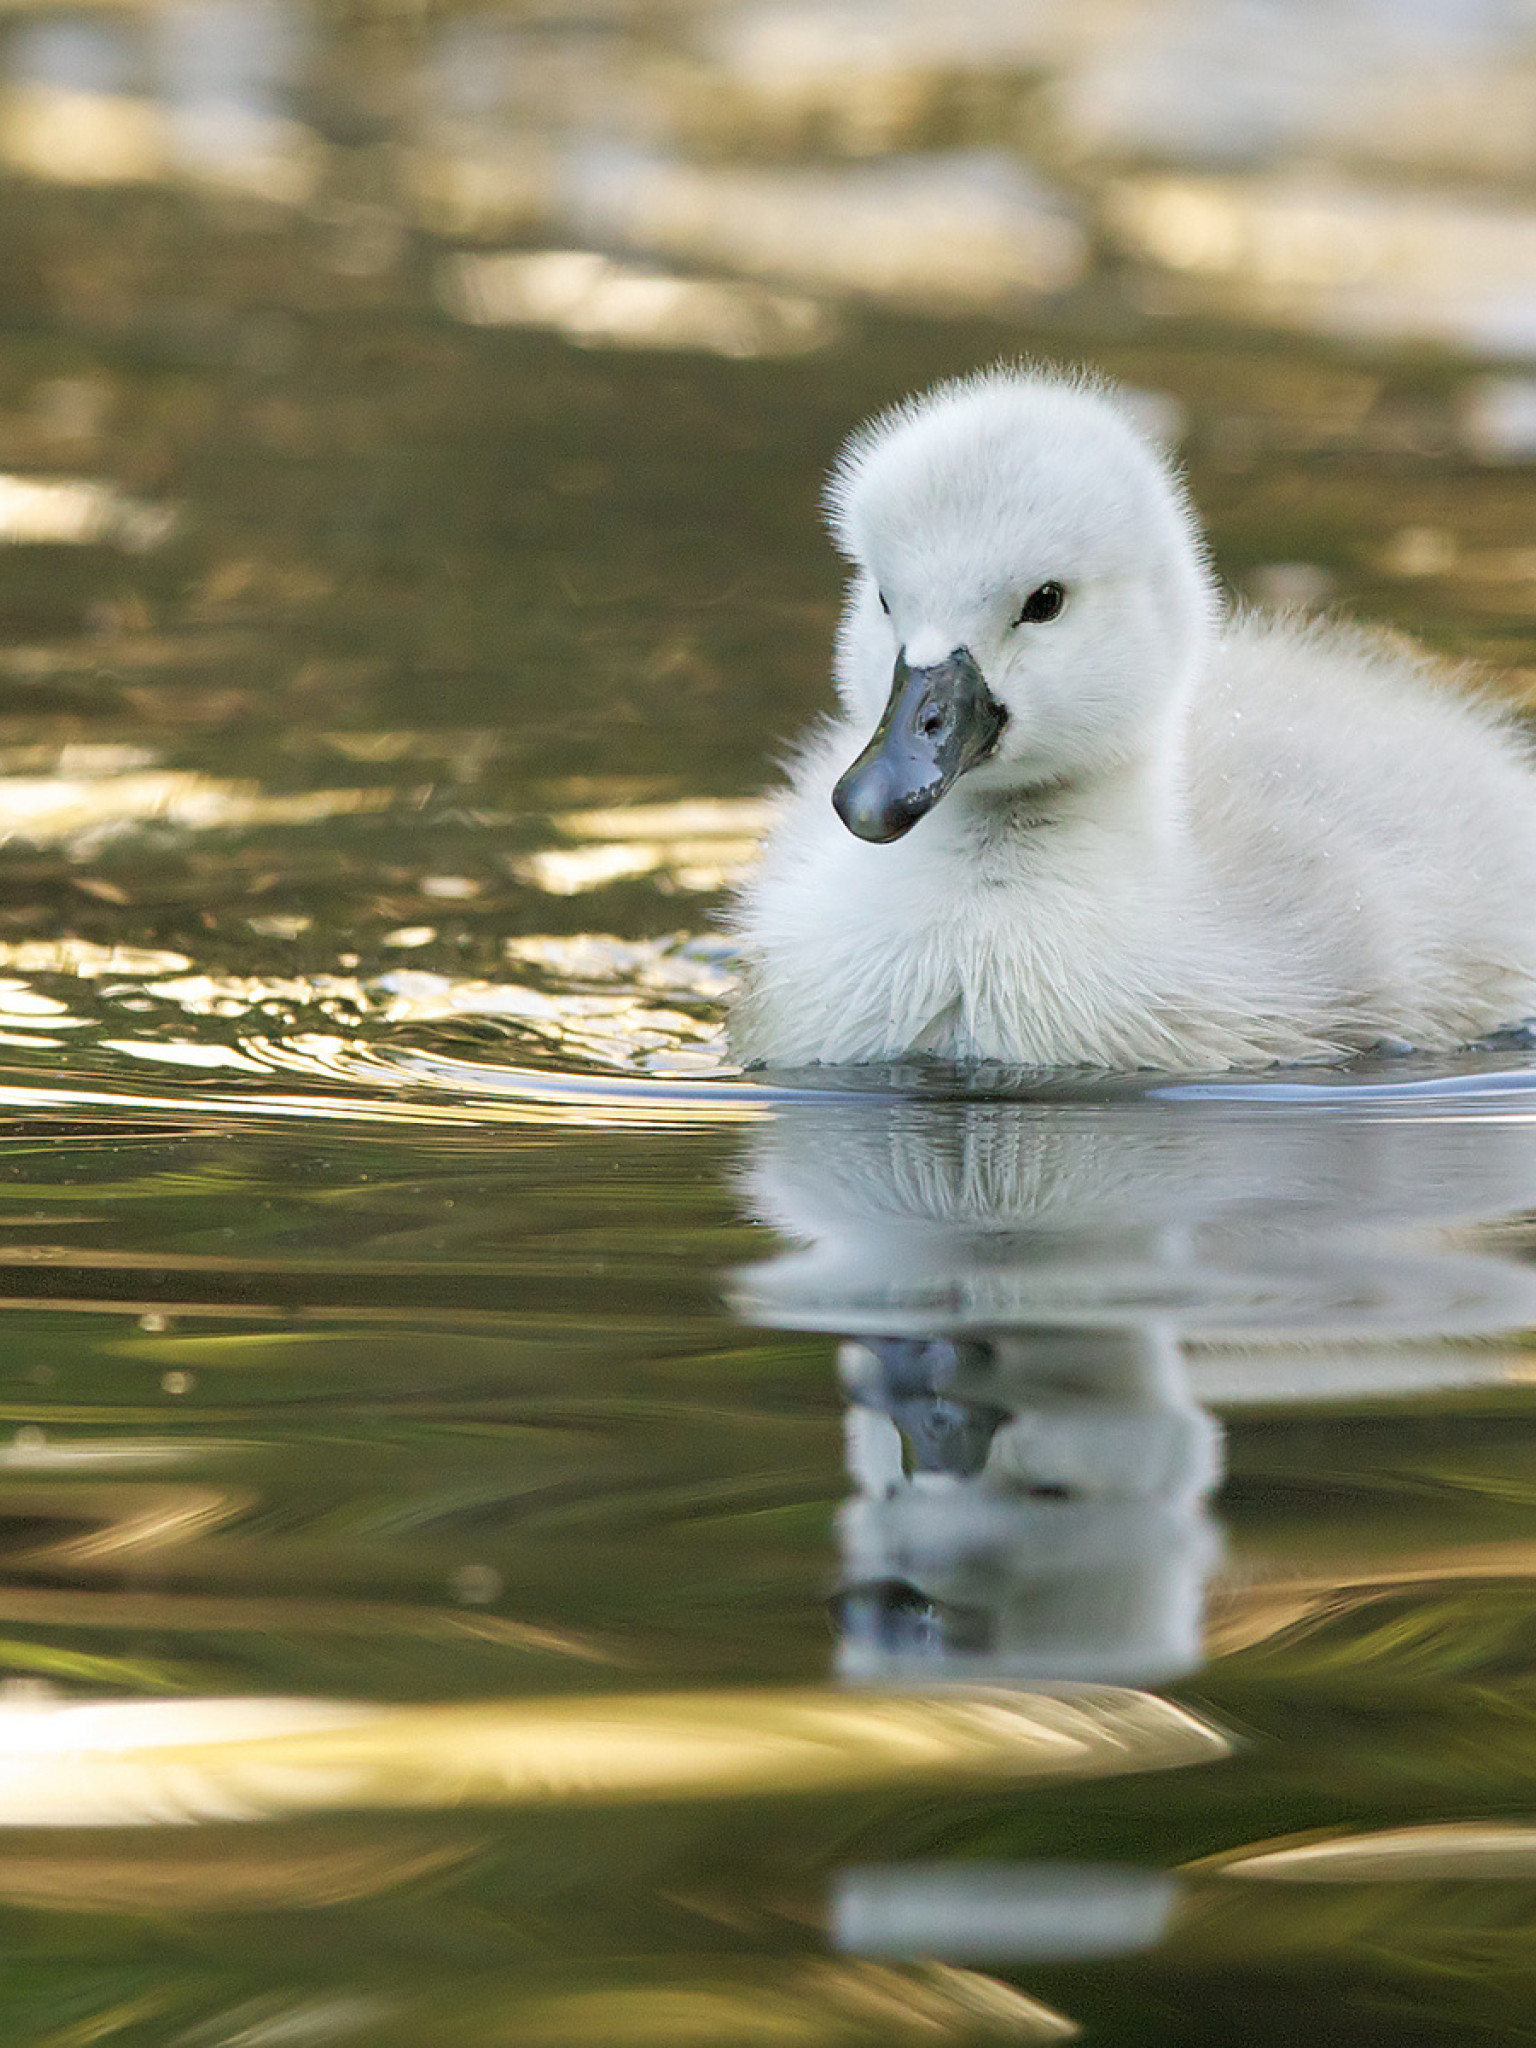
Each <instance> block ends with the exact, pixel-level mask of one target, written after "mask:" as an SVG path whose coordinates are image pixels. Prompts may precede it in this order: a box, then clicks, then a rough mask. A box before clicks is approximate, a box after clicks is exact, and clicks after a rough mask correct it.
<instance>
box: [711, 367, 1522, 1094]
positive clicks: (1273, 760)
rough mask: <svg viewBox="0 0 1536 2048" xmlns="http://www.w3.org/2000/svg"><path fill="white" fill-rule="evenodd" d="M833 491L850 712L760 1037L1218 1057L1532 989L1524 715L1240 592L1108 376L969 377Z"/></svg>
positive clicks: (833, 729) (789, 1053) (897, 1051)
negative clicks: (1258, 605)
mask: <svg viewBox="0 0 1536 2048" xmlns="http://www.w3.org/2000/svg"><path fill="white" fill-rule="evenodd" d="M830 505H831V515H832V526H833V531H834V533H835V535H836V537H837V540H838V542H839V543H840V545H841V547H842V549H843V551H844V552H845V554H846V555H847V557H848V559H849V561H850V562H851V563H852V565H853V576H852V580H851V583H850V586H849V591H848V599H847V605H846V609H845V612H844V615H843V621H842V626H841V629H840V632H839V637H838V649H837V662H836V676H837V686H838V693H839V696H840V698H841V700H842V710H841V713H840V714H839V715H838V716H837V717H836V718H835V719H834V721H833V722H832V723H831V724H830V725H829V726H828V727H827V728H826V729H825V730H823V731H821V732H819V733H818V734H816V735H815V736H814V737H813V739H812V740H811V741H810V742H809V743H808V744H807V745H806V747H805V749H804V750H803V752H802V754H801V755H800V757H799V758H798V760H797V762H796V764H795V766H794V768H793V771H792V779H791V788H790V790H789V793H788V795H787V797H786V798H785V800H784V802H783V805H782V809H781V812H780V815H779V817H778V820H777V822H776V825H775V827H774V830H773V831H772V833H771V835H770V837H769V840H768V843H767V845H766V848H765V850H764V856H763V859H762V862H761V865H760V867H759V869H758V871H757V872H756V874H755V875H754V876H753V878H752V879H751V880H750V881H749V882H748V884H747V885H746V887H745V888H744V890H743V892H742V895H741V899H740V903H739V907H738V918H737V930H738V933H739V935H740V938H741V941H742V945H743V951H744V953H745V955H746V959H747V980H746V985H745V987H744V990H743V993H742V996H741V998H740V999H739V1001H738V1004H737V1007H736V1011H735V1014H734V1017H733V1020H732V1037H733V1044H734V1046H735V1049H736V1051H737V1052H738V1054H739V1055H740V1056H741V1057H742V1058H744V1059H746V1060H749V1061H767V1062H771V1063H773V1064H777V1065H799V1064H802V1063H809V1062H813V1061H869V1060H880V1059H890V1058H899V1057H901V1056H903V1055H906V1054H910V1053H931V1054H936V1055H939V1056H942V1057H945V1058H949V1059H956V1060H988V1061H1004V1062H1009V1063H1019V1064H1024V1065H1031V1066H1033V1065H1042V1066H1061V1065H1088V1066H1093V1067H1102V1068H1120V1069H1127V1068H1160V1069H1165V1070H1167V1069H1171V1070H1182V1071H1185V1072H1190V1071H1203V1070H1214V1069H1220V1068H1231V1067H1238V1066H1251V1065H1262V1064H1267V1063H1270V1062H1273V1061H1277V1060H1278V1061H1289V1060H1317V1059H1328V1058H1336V1057H1339V1056H1341V1055H1345V1054H1348V1053H1351V1052H1355V1051H1359V1050H1362V1049H1364V1048H1367V1047H1370V1046H1372V1045H1375V1044H1379V1043H1381V1042H1382V1041H1384V1040H1385V1041H1399V1042H1401V1041H1407V1042H1408V1043H1409V1044H1411V1045H1414V1046H1417V1047H1421V1048H1423V1049H1426V1050H1432V1049H1446V1048H1449V1047H1452V1046H1456V1045H1460V1044H1464V1043H1466V1042H1467V1041H1468V1040H1471V1039H1474V1038H1477V1037H1479V1036H1481V1035H1482V1034H1484V1033H1486V1032H1488V1031H1490V1030H1494V1029H1497V1028H1499V1027H1501V1026H1506V1025H1510V1024H1513V1023H1517V1022H1520V1021H1523V1020H1524V1019H1525V1018H1527V1017H1528V1016H1529V1015H1531V1013H1532V1012H1536V773H1533V770H1532V766H1531V761H1530V758H1529V754H1528V750H1527V747H1526V744H1525V742H1524V741H1523V739H1522V738H1521V737H1520V736H1519V734H1518V733H1517V731H1516V730H1515V728H1514V727H1513V725H1512V723H1511V722H1510V720H1509V719H1508V718H1507V717H1505V716H1503V715H1501V714H1500V713H1499V712H1498V711H1497V710H1496V709H1494V708H1493V707H1492V706H1491V705H1490V704H1488V703H1486V702H1483V701H1479V700H1478V699H1477V698H1476V697H1475V696H1473V695H1471V694H1469V693H1468V691H1467V690H1466V688H1465V684H1464V679H1456V678H1452V679H1451V680H1450V681H1449V682H1447V680H1446V678H1445V677H1444V675H1443V674H1442V673H1441V672H1440V671H1439V670H1438V669H1437V668H1436V666H1435V664H1434V663H1433V662H1432V661H1431V660H1430V659H1429V658H1428V657H1426V656H1423V655H1420V654H1417V653H1415V652H1413V651H1412V650H1410V649H1409V648H1407V647H1405V646H1404V645H1403V644H1402V643H1401V642H1399V641H1396V640H1393V639H1390V638H1387V637H1386V636H1378V635H1373V634H1370V633H1367V632H1364V631H1360V630H1357V629H1350V628H1345V627H1341V626H1338V625H1334V624H1307V623H1302V622H1298V621H1296V620H1290V619H1272V618H1263V617H1255V616H1253V615H1246V614H1238V615H1237V616H1234V617H1227V616H1223V612H1222V607H1221V604H1220V602H1219V599H1218V597H1217V593H1216V589H1215V585H1214V582H1213V579H1212V576H1211V572H1210V570H1209V567H1208V565H1207V562H1206V558H1205V549H1204V544H1203V542H1202V539H1201V535H1200V532H1199V529H1198V527H1197V525H1196V523H1195V519H1194V517H1193V514H1192V512H1191V510H1190V507H1189V504H1188V502H1187V500H1186V498H1185V495H1184V492H1183V489H1182V487H1181V485H1180V483H1179V481H1178V479H1177V478H1176V476H1175V475H1174V474H1173V473H1172V471H1171V470H1170V468H1169V467H1168V465H1167V463H1166V462H1165V461H1164V460H1163V459H1162V457H1161V456H1160V455H1159V453H1158V452H1157V451H1156V450H1155V449H1154V448H1153V447H1152V446H1151V445H1150V444H1149V443H1148V442H1147V441H1146V440H1145V439H1144V438H1143V437H1142V435H1141V434H1140V433H1139V432H1138V431H1137V430H1136V428H1135V427H1134V425H1133V424H1132V423H1131V420H1130V418H1129V417H1128V415H1127V413H1126V412H1124V411H1122V409H1121V407H1120V406H1119V404H1118V403H1117V401H1116V398H1115V395H1114V393H1113V391H1112V390H1110V389H1106V388H1100V387H1098V386H1095V385H1093V384H1091V383H1088V382H1086V381H1083V380H1080V379H1075V378H1071V377H1066V376H1063V375H1059V374H1055V373H1051V372H1046V371H1030V372H1025V371H1011V370H999V371H994V372H990V373H988V374H985V375H982V376H977V377H973V378H969V379H966V380H965V381H963V382H959V383H952V384H945V385H941V386H940V387H939V388H938V389H937V390H935V391H933V392H931V393H929V394H928V395H927V396H925V397H923V398H920V399H918V400H915V401H912V402H910V403H908V404H905V405H902V406H899V407H897V408H896V409H895V410H894V411H892V412H889V413H887V414H885V415H884V416H883V417H881V418H879V419H877V420H875V421H874V422H873V424H872V425H870V426H868V427H866V428H865V429H864V430H863V431H861V432H860V433H858V434H857V435H855V437H854V438H853V440H852V441H851V442H850V443H849V445H848V447H847V449H846V450H845V451H844V454H843V457H842V459H841V461H840V463H839V465H838V468H837V470H836V472H835V474H834V477H833V480H832V484H831V490H830ZM872 734H873V738H872V737H871V735H872Z"/></svg>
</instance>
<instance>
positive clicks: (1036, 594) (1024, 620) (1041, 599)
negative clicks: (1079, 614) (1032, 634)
mask: <svg viewBox="0 0 1536 2048" xmlns="http://www.w3.org/2000/svg"><path fill="white" fill-rule="evenodd" d="M1066 601H1067V592H1066V586H1065V585H1064V584H1061V583H1042V584H1041V586H1040V588H1039V589H1038V590H1032V591H1031V592H1030V593H1029V595H1028V597H1026V598H1025V600H1024V609H1023V610H1022V611H1021V612H1020V613H1019V616H1018V617H1017V618H1016V619H1015V620H1014V622H1013V623H1014V624H1015V625H1016V626H1043V625H1045V624H1046V622H1047V621H1048V620H1050V619H1054V618H1055V616H1056V614H1057V613H1058V612H1059V611H1060V610H1061V608H1062V606H1063V605H1064V604H1065V603H1066Z"/></svg>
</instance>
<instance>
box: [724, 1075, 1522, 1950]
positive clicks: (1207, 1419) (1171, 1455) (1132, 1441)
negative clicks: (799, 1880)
mask: <svg viewBox="0 0 1536 2048" xmlns="http://www.w3.org/2000/svg"><path fill="white" fill-rule="evenodd" d="M750 1144H751V1150H750V1154H749V1157H748V1159H747V1161H746V1163H745V1166H744V1169H743V1172H742V1175H741V1186H742V1189H743V1192H744V1196H745V1200H746V1203H747V1205H748V1207H749V1208H750V1210H751V1212H752V1213H753V1214H754V1215H755V1217H756V1218H757V1219H758V1220H760V1221H762V1222H765V1223H768V1224H770V1225H771V1226H772V1227H773V1228H774V1229H775V1230H776V1231H777V1232H778V1233H779V1234H780V1236H781V1237H782V1238H784V1239H785V1240H787V1243H786V1244H785V1245H784V1247H783V1249H781V1250H780V1251H779V1252H778V1253H777V1254H776V1255H774V1256H772V1257H770V1258H768V1259H767V1260H765V1261H764V1262H762V1263H760V1264H758V1265H755V1266H753V1267H751V1268H748V1269H746V1270H744V1271H742V1272H739V1273H738V1274H737V1275H736V1276H735V1279H734V1286H733V1299H734V1302H735V1305H736V1306H737V1308H738V1309H739V1311H740V1312H741V1313H742V1314H743V1315H744V1316H745V1317H746V1318H747V1319H748V1320H750V1321H753V1322H756V1323H760V1324H764V1325H769V1326H773V1327H784V1328H794V1329H822V1330H826V1331H828V1332H829V1333H835V1334H836V1335H837V1336H838V1337H839V1338H840V1339H841V1342H840V1344H839V1346H838V1352H837V1357H838V1369H839V1375H840V1378H841V1382H842V1385H843V1389H844V1391H845V1393H846V1395H847V1397H848V1401H849V1410H848V1417H847V1452H848V1466H849V1474H850V1479H851V1481H852V1489H853V1490H852V1497H851V1498H850V1499H849V1500H848V1501H847V1502H846V1503H845V1505H844V1507H843V1508H842V1510H841V1512H840V1516H839V1524H838V1540H839V1546H840V1568H839V1580H838V1593H837V1598H836V1603H835V1605H836V1613H837V1620H838V1641H837V1647H836V1651H835V1659H836V1664H837V1668H838V1670H839V1671H840V1673H841V1674H842V1675H843V1677H844V1678H845V1679H846V1680H848V1681H849V1682H851V1683H855V1684H880V1683H885V1684H891V1683H895V1684H903V1685H933V1684H948V1683H954V1682H970V1683H977V1682H980V1683H993V1684H1004V1685H1030V1686H1039V1685H1042V1684H1048V1683H1051V1682H1056V1683H1061V1682H1090V1683H1104V1682H1111V1683H1119V1684H1131V1685H1141V1686H1146V1685H1156V1684H1160V1683H1163V1682H1166V1681H1169V1680H1171V1679H1173V1678H1175V1677H1177V1676H1178V1675H1179V1674H1181V1673H1187V1672H1188V1671H1190V1670H1192V1669H1193V1668H1194V1667H1195V1666H1196V1665H1197V1664H1198V1662H1199V1661H1200V1656H1201V1636H1202V1606H1203V1602H1204V1597H1205V1590H1206V1586H1207V1582H1208V1580H1209V1578H1210V1577H1211V1575H1212V1572H1213V1570H1214V1568H1215V1566H1216V1564H1217V1561H1218V1559H1219V1556H1220V1550H1221V1544H1220V1538H1219V1535H1218V1532H1217V1530H1216V1527H1215V1525H1214V1523H1213V1521H1212V1518H1211V1516H1210V1513H1209V1509H1208V1501H1209V1497H1210V1495H1211V1493H1212V1491H1213V1489H1214V1487H1215V1486H1216V1484H1217V1481H1218V1479H1219V1476H1220V1470H1221V1431H1220V1428H1219V1425H1218V1424H1217V1422H1216V1421H1215V1420H1214V1418H1213V1417H1212V1415H1211V1414H1210V1413H1209V1412H1208V1407H1207V1405H1206V1404H1213V1403H1214V1404H1219V1405H1221V1406H1223V1407H1225V1408H1237V1407H1240V1406H1241V1405H1242V1404H1243V1403H1257V1404H1273V1403H1288V1404H1295V1403H1311V1402H1317V1401H1328V1400H1330V1399H1338V1398H1341V1397H1344V1396H1358V1395H1360V1394H1369V1395H1371V1396H1379V1397H1391V1396H1392V1395H1394V1394H1418V1393H1422V1392H1426V1391H1430V1390H1433V1389H1435V1388H1440V1387H1448V1386H1452V1385H1457V1384H1469V1383H1475V1382H1478V1381H1484V1380H1497V1379H1499V1378H1500V1377H1502V1376H1503V1375H1504V1374H1505V1372H1506V1371H1509V1370H1512V1369H1523V1367H1522V1366H1521V1359H1520V1354H1518V1353H1516V1352H1514V1351H1513V1350H1512V1349H1511V1348H1510V1347H1509V1346H1508V1345H1503V1346H1501V1344H1500V1343H1499V1341H1498V1340H1499V1339H1500V1338H1501V1337H1507V1336H1509V1335H1510V1334H1512V1333H1514V1332H1516V1331H1520V1330H1523V1329H1526V1328H1529V1327H1530V1326H1532V1325H1533V1324H1536V1272H1533V1271H1532V1270H1531V1269H1530V1268H1529V1267H1528V1266H1526V1265H1524V1264H1522V1263H1521V1262H1520V1260H1519V1258H1518V1257H1517V1256H1514V1255H1512V1251H1513V1247H1512V1243H1506V1241H1505V1239H1504V1234H1503V1231H1502V1226H1504V1225H1505V1224H1506V1223H1507V1222H1508V1220H1509V1219H1510V1218H1512V1217H1515V1216H1518V1215H1519V1214H1521V1212H1523V1211H1527V1210H1529V1209H1531V1208H1532V1207H1533V1206H1536V1120H1527V1119H1526V1118H1525V1117H1523V1116H1522V1115H1521V1114H1520V1112H1519V1110H1518V1106H1517V1105H1516V1104H1514V1103H1512V1102H1509V1103H1503V1104H1490V1106H1489V1107H1488V1108H1487V1109H1486V1110H1485V1109H1482V1108H1473V1109H1471V1110H1470V1111H1469V1108H1468V1105H1467V1103H1466V1102H1465V1101H1464V1100H1462V1101H1459V1102H1458V1101H1456V1100H1450V1101H1447V1102H1446V1103H1444V1104H1423V1103H1420V1104H1416V1105H1413V1106H1412V1107H1411V1108H1404V1107H1401V1106H1391V1107H1383V1106H1380V1105H1372V1106H1371V1107H1370V1108H1368V1109H1365V1110H1363V1111H1362V1110H1361V1109H1358V1108H1356V1109H1351V1108H1350V1107H1349V1106H1348V1104H1347V1103H1340V1104H1338V1105H1330V1106H1328V1107H1327V1108H1326V1109H1324V1108H1313V1107H1310V1106H1309V1107H1308V1108H1307V1109H1305V1110H1304V1111H1300V1112H1297V1111H1291V1110H1287V1111H1284V1112H1280V1113H1276V1112H1275V1111H1273V1110H1271V1109H1255V1108H1252V1107H1246V1106H1245V1107H1238V1106H1234V1105H1225V1104H1215V1103H1197V1102H1180V1103H1150V1102H1126V1101H1124V1100H1121V1101H1118V1102H1105V1103H1103V1104H1097V1105H1095V1104H1091V1103H1064V1102H1055V1103H1030V1102H1024V1101H1015V1102H1004V1101H992V1102H981V1101H970V1102H947V1103H945V1102H940V1103H921V1102H915V1101H902V1102H896V1103H892V1102H890V1101H884V1102H881V1101H872V1100H869V1099H865V1100H862V1101H853V1102H849V1103H848V1104H846V1105H843V1104H838V1105H835V1106H834V1105H827V1104H825V1103H821V1104H816V1105H809V1104H806V1105H790V1106H786V1107H785V1108H784V1109H783V1110H781V1111H779V1112H777V1113H776V1114H775V1116H774V1117H773V1119H772V1120H771V1121H767V1122H765V1123H764V1124H762V1125H761V1126H759V1127H757V1128H756V1130H755V1131H754V1132H753V1134H752V1138H751V1140H750ZM1180 1890H1181V1886H1180V1883H1179V1881H1178V1879H1177V1878H1175V1877H1173V1876H1170V1875H1168V1874H1165V1873H1161V1872H1157V1871H1152V1870H1142V1869H1123V1868H1117V1867H1115V1866H1111V1865H1099V1864H1086V1863H1085V1864H1081V1865H1078V1864H1071V1865H1063V1864H1060V1863H1028V1862H1018V1863H1004V1862H999V1863H975V1862H970V1861H962V1862H958V1863H939V1864H934V1863H900V1864H893V1865H873V1866H866V1867H863V1868H855V1869H849V1870H844V1871H842V1872H841V1873H839V1874H838V1875H837V1877H836V1878H835V1880H834V1884H833V1889H832V1896H831V1898H830V1901H829V1908H828V1914H829V1919H828V1933H829V1939H830V1941H831V1942H832V1944H833V1946H834V1947H837V1948H839V1949H842V1950H844V1951H848V1952H852V1953H855V1954H859V1955H866V1956H904V1957H916V1956H923V1957H929V1958H937V1959H939V1960H940V1961H943V1962H947V1963H951V1964H961V1965H971V1964H975V1963H983V1964H985V1963H989V1962H990V1963H998V1964H1000V1963H1004V1962H1012V1963H1015V1964H1027V1963H1030V1962H1039V1961H1046V1960H1053V1961H1058V1962H1059V1961H1071V1960H1082V1959H1087V1958H1090V1957H1107V1956H1112V1955H1123V1954H1129V1953H1132V1952H1134V1951H1136V1950H1139V1949H1146V1948H1149V1947H1152V1946H1155V1945H1156V1944H1157V1943H1158V1942H1159V1941H1161V1940H1162V1939H1164V1938H1165V1936H1166V1935H1167V1933H1168V1930H1169V1928H1170V1925H1171V1923H1172V1922H1173V1921H1174V1920H1175V1918H1176V1916H1177V1912H1178V1900H1179V1895H1180Z"/></svg>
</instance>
